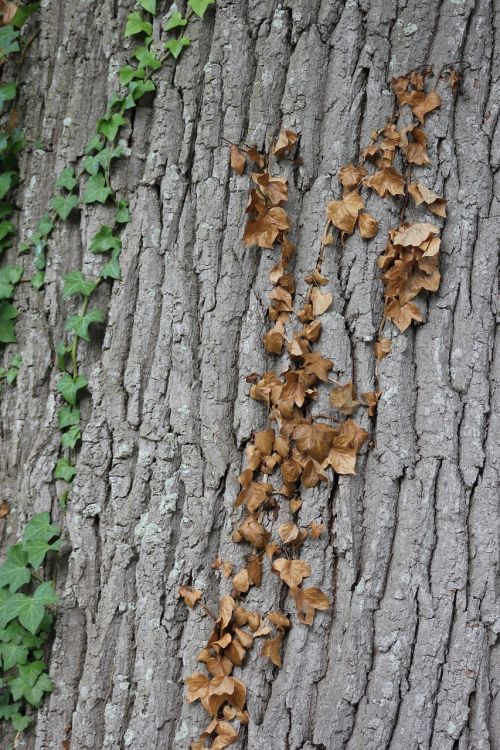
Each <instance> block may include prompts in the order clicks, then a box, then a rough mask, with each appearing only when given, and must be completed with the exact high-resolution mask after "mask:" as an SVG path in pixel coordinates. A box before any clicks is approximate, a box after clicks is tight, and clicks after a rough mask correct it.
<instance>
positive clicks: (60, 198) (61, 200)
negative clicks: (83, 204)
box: [50, 195, 78, 221]
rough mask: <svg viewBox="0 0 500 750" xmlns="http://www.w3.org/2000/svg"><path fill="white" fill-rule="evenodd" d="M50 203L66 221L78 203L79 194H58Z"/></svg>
mask: <svg viewBox="0 0 500 750" xmlns="http://www.w3.org/2000/svg"><path fill="white" fill-rule="evenodd" d="M50 205H51V207H52V208H53V209H54V211H55V212H56V214H57V215H58V216H59V218H60V219H62V220H63V221H66V219H67V218H68V216H69V215H70V213H71V212H72V210H73V209H74V208H76V207H77V205H78V196H77V195H56V196H55V197H54V198H52V200H51V201H50Z"/></svg>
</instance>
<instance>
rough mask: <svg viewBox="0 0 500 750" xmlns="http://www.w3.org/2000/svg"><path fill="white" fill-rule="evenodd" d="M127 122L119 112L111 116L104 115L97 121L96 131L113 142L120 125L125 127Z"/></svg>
mask: <svg viewBox="0 0 500 750" xmlns="http://www.w3.org/2000/svg"><path fill="white" fill-rule="evenodd" d="M126 124H127V120H126V119H125V117H123V115H121V114H120V113H119V112H115V113H114V114H112V115H106V117H102V118H101V119H100V120H98V121H97V130H98V131H99V133H102V134H103V135H104V136H105V137H106V138H107V139H108V141H111V142H113V141H114V140H115V138H116V136H117V135H118V131H119V130H120V128H121V126H122V125H126Z"/></svg>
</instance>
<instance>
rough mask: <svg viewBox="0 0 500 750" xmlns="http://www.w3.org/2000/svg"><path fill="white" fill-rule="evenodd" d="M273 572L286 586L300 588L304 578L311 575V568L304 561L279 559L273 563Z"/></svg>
mask: <svg viewBox="0 0 500 750" xmlns="http://www.w3.org/2000/svg"><path fill="white" fill-rule="evenodd" d="M273 570H274V571H275V572H277V573H278V574H279V577H280V578H281V580H282V581H284V582H285V583H286V584H287V586H289V587H290V588H292V587H293V586H300V584H301V583H302V581H303V579H304V578H307V577H308V576H310V575H311V566H310V565H309V563H308V562H306V561H305V560H287V559H286V558H285V557H280V558H279V559H278V560H275V561H274V562H273Z"/></svg>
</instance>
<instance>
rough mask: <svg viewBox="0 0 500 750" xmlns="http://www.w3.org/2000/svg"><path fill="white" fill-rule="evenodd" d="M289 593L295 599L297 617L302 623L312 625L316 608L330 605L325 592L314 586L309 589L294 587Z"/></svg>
mask: <svg viewBox="0 0 500 750" xmlns="http://www.w3.org/2000/svg"><path fill="white" fill-rule="evenodd" d="M290 593H291V595H292V596H293V598H294V600H295V606H296V608H297V617H298V618H299V621H300V622H302V623H303V624H304V625H312V623H313V620H314V615H315V612H316V610H317V609H321V610H324V609H328V607H329V606H330V600H329V599H328V597H327V596H326V594H324V593H323V592H322V591H321V589H318V588H316V587H312V588H309V589H299V588H297V587H294V588H292V589H291V590H290Z"/></svg>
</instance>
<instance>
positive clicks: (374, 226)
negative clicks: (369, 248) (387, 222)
mask: <svg viewBox="0 0 500 750" xmlns="http://www.w3.org/2000/svg"><path fill="white" fill-rule="evenodd" d="M358 226H359V233H360V235H361V236H362V238H363V239H364V240H371V239H373V237H375V235H376V234H377V232H378V221H377V220H376V219H374V218H373V216H372V215H371V214H369V213H367V212H366V211H361V213H360V214H359V216H358Z"/></svg>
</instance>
